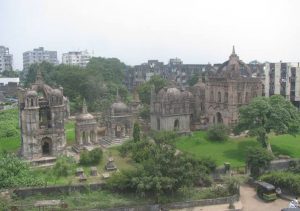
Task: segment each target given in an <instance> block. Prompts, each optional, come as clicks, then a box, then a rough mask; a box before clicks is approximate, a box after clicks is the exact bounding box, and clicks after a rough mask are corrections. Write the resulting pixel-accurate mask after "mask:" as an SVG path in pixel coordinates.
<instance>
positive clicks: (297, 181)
mask: <svg viewBox="0 0 300 211" xmlns="http://www.w3.org/2000/svg"><path fill="white" fill-rule="evenodd" d="M260 179H261V180H263V181H265V182H268V183H271V184H273V185H275V187H280V188H281V189H282V188H284V189H287V190H289V191H290V192H291V193H292V194H294V195H299V194H300V175H299V174H294V173H292V172H271V173H268V174H264V175H262V176H261V177H260Z"/></svg>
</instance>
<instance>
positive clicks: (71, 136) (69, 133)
mask: <svg viewBox="0 0 300 211" xmlns="http://www.w3.org/2000/svg"><path fill="white" fill-rule="evenodd" d="M65 132H66V138H67V144H68V145H72V144H73V143H74V142H75V122H74V121H71V120H69V121H67V122H66V123H65Z"/></svg>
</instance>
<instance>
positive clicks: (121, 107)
mask: <svg viewBox="0 0 300 211" xmlns="http://www.w3.org/2000/svg"><path fill="white" fill-rule="evenodd" d="M111 109H112V110H113V111H114V113H127V112H128V111H129V109H128V106H127V105H126V104H125V103H123V102H116V103H113V104H112V105H111Z"/></svg>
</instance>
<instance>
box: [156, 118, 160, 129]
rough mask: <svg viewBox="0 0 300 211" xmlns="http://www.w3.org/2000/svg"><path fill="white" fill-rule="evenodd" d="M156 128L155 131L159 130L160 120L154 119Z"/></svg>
mask: <svg viewBox="0 0 300 211" xmlns="http://www.w3.org/2000/svg"><path fill="white" fill-rule="evenodd" d="M156 126H157V130H160V119H159V118H157V119H156Z"/></svg>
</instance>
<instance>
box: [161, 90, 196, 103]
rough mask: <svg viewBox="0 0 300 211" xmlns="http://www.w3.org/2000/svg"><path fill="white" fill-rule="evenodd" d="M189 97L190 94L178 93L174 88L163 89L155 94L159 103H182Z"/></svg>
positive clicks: (186, 92) (185, 92)
mask: <svg viewBox="0 0 300 211" xmlns="http://www.w3.org/2000/svg"><path fill="white" fill-rule="evenodd" d="M189 97H192V94H191V93H190V92H188V91H184V90H182V91H180V90H179V89H177V88H175V87H171V88H163V89H161V90H160V91H159V92H158V94H157V98H158V100H159V101H182V100H186V99H187V98H189Z"/></svg>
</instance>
